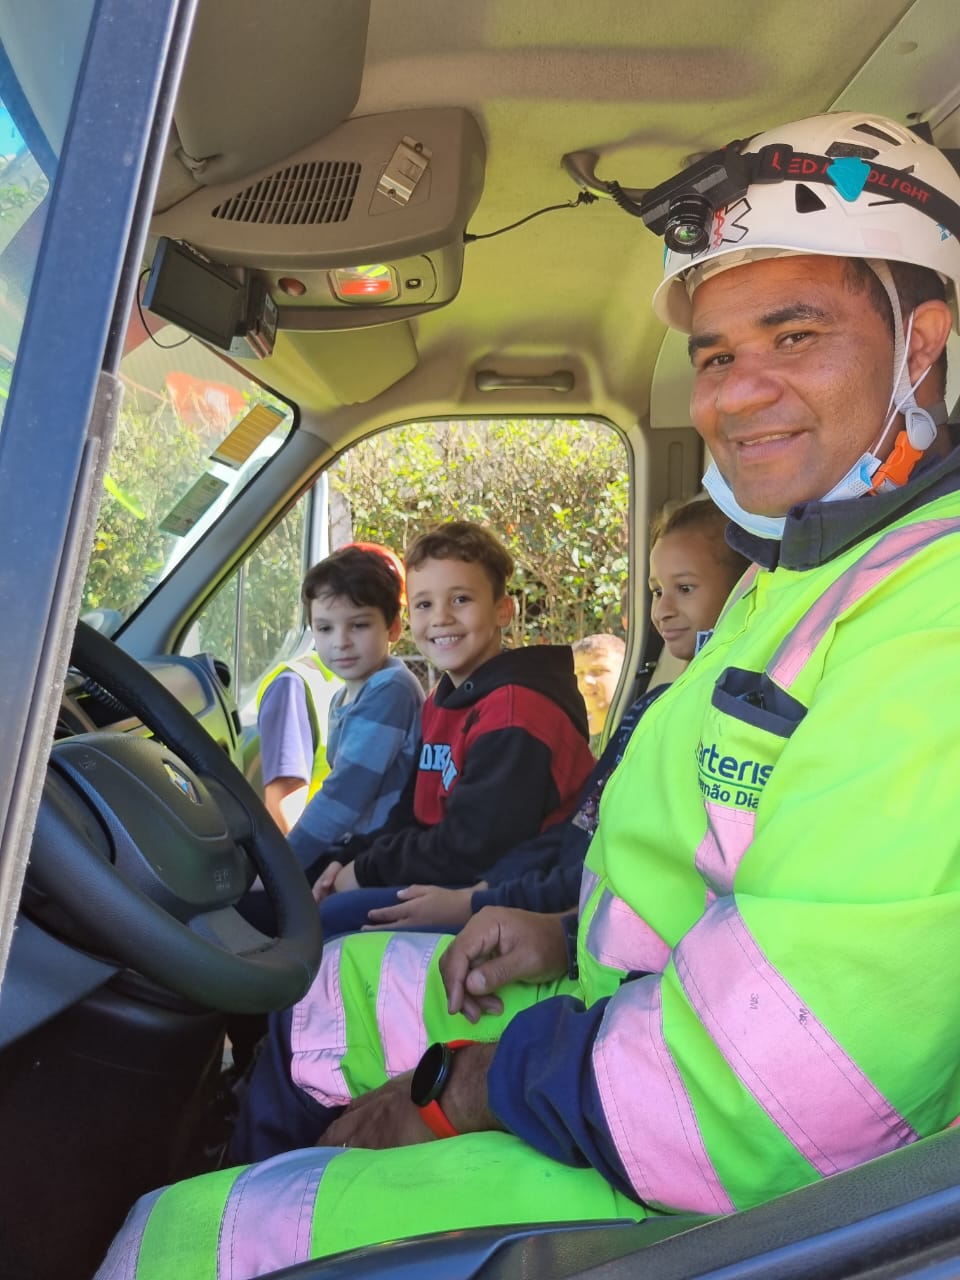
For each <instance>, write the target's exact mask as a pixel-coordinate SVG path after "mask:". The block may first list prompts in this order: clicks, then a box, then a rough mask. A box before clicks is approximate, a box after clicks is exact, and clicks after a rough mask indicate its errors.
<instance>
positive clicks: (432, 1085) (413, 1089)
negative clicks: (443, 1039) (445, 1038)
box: [410, 1044, 450, 1107]
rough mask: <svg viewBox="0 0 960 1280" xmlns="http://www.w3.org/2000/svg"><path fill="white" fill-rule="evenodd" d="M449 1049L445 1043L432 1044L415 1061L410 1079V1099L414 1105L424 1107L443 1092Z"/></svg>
mask: <svg viewBox="0 0 960 1280" xmlns="http://www.w3.org/2000/svg"><path fill="white" fill-rule="evenodd" d="M449 1056H450V1050H449V1049H448V1048H447V1046H446V1045H445V1044H432V1045H431V1046H430V1048H429V1049H428V1050H427V1051H426V1053H425V1054H424V1055H423V1057H422V1058H421V1059H420V1061H419V1062H418V1063H417V1067H416V1070H415V1071H414V1073H413V1078H412V1079H411V1081H410V1099H411V1101H412V1102H413V1104H414V1106H417V1107H426V1106H429V1105H430V1103H431V1102H435V1101H436V1100H437V1098H439V1097H440V1094H441V1093H442V1092H443V1086H444V1083H445V1081H446V1078H447V1070H446V1067H447V1059H448V1057H449Z"/></svg>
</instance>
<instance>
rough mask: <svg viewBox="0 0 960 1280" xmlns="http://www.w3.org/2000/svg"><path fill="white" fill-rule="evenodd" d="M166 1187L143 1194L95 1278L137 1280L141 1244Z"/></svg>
mask: <svg viewBox="0 0 960 1280" xmlns="http://www.w3.org/2000/svg"><path fill="white" fill-rule="evenodd" d="M165 1190H166V1187H160V1188H159V1189H158V1190H156V1191H151V1192H150V1193H149V1195H145V1196H141V1197H140V1199H139V1200H138V1201H137V1203H136V1204H135V1205H134V1206H133V1208H132V1209H131V1210H130V1212H129V1213H128V1214H127V1220H126V1222H125V1223H124V1224H123V1226H122V1227H121V1228H120V1230H119V1231H118V1232H117V1234H116V1235H115V1236H114V1238H113V1243H112V1244H111V1246H110V1248H109V1250H108V1251H107V1256H106V1257H105V1258H104V1260H103V1261H102V1262H101V1263H100V1270H99V1271H98V1272H97V1274H96V1275H95V1276H94V1280H137V1264H138V1263H139V1261H140V1246H141V1245H142V1244H143V1233H144V1231H145V1230H146V1227H147V1220H148V1219H149V1217H150V1211H151V1209H152V1208H153V1206H154V1205H155V1204H156V1203H157V1201H158V1200H159V1199H160V1197H161V1196H162V1195H163V1193H164V1191H165Z"/></svg>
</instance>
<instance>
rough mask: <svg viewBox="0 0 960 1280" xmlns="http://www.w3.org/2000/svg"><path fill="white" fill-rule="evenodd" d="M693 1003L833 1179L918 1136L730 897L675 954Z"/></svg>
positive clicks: (756, 1090)
mask: <svg viewBox="0 0 960 1280" xmlns="http://www.w3.org/2000/svg"><path fill="white" fill-rule="evenodd" d="M674 964H675V966H676V970H677V975H678V976H679V978H680V981H681V983H682V984H683V989H684V991H685V992H686V994H687V998H688V1000H689V1001H690V1003H691V1004H692V1005H693V1008H694V1009H695V1010H696V1012H697V1014H698V1016H699V1018H700V1020H701V1022H702V1023H703V1025H704V1027H705V1028H706V1030H707V1032H708V1033H709V1035H710V1036H711V1037H712V1038H713V1040H714V1042H715V1043H716V1045H717V1047H718V1049H719V1050H720V1052H721V1053H722V1054H723V1056H724V1058H725V1059H726V1060H727V1064H728V1065H729V1067H730V1069H731V1070H732V1071H734V1072H735V1073H736V1075H737V1076H738V1077H739V1079H740V1080H741V1081H742V1082H743V1084H744V1085H745V1086H746V1088H747V1089H749V1091H750V1093H751V1094H752V1095H753V1096H754V1098H756V1100H757V1102H759V1104H760V1105H761V1107H763V1109H764V1111H766V1113H767V1115H769V1116H770V1118H771V1120H773V1122H774V1123H775V1124H776V1125H778V1126H779V1127H780V1129H782V1131H783V1132H784V1134H785V1135H786V1136H787V1138H789V1140H790V1141H791V1142H792V1143H793V1145H794V1146H795V1147H796V1148H797V1150H798V1151H799V1152H800V1153H801V1154H802V1155H803V1156H804V1157H805V1158H806V1159H807V1160H808V1161H809V1162H810V1164H812V1165H813V1167H814V1168H815V1169H816V1170H817V1172H818V1173H820V1174H823V1175H824V1176H826V1175H827V1174H831V1173H838V1172H839V1171H840V1170H842V1169H850V1168H852V1167H853V1166H854V1165H857V1164H861V1163H862V1162H863V1161H864V1160H869V1159H871V1158H872V1157H874V1156H879V1155H883V1154H884V1153H885V1152H887V1151H893V1150H895V1149H896V1148H897V1147H902V1146H906V1145H907V1144H908V1143H910V1142H915V1141H916V1139H917V1136H918V1135H917V1134H916V1132H915V1131H914V1130H913V1129H912V1128H911V1127H910V1125H909V1124H908V1123H907V1122H906V1120H904V1118H903V1117H902V1116H901V1115H899V1114H898V1113H897V1111H895V1110H894V1108H893V1107H892V1106H891V1105H890V1103H889V1102H888V1101H887V1099H886V1098H884V1097H883V1095H882V1094H881V1093H880V1092H879V1091H878V1090H877V1089H876V1088H875V1087H874V1085H873V1084H871V1082H870V1080H868V1079H867V1077H866V1076H865V1075H864V1073H863V1072H862V1071H861V1070H860V1068H859V1067H858V1066H857V1065H856V1063H854V1062H853V1061H852V1059H851V1058H850V1057H848V1055H847V1054H846V1053H845V1052H844V1050H843V1049H842V1047H841V1046H840V1045H839V1044H837V1042H836V1040H834V1038H833V1036H832V1035H831V1034H830V1033H829V1031H827V1029H826V1028H825V1027H824V1026H822V1024H821V1023H819V1022H818V1021H817V1019H816V1018H815V1017H814V1016H813V1014H812V1013H811V1012H810V1011H809V1009H807V1008H806V1007H805V1006H804V1004H803V1001H802V1000H801V999H800V997H799V996H798V995H797V993H796V992H795V991H794V990H793V988H792V987H791V986H790V985H789V984H788V983H787V982H785V981H784V979H783V978H782V977H781V976H780V974H779V973H777V971H776V969H774V968H773V966H772V965H771V964H770V962H769V961H768V960H767V958H766V957H765V956H764V954H763V952H762V951H761V950H760V948H759V947H758V946H757V943H756V941H755V940H754V938H753V937H752V935H751V934H750V932H749V930H748V929H747V926H746V924H745V923H744V921H743V918H742V917H741V915H740V913H739V911H738V910H737V907H736V903H735V902H734V900H733V899H732V898H722V899H720V900H719V901H717V902H716V903H715V904H714V906H713V907H711V908H710V910H709V911H708V912H707V914H706V915H705V916H703V918H702V919H701V920H699V921H698V923H697V924H695V925H694V927H693V928H692V929H691V930H690V931H689V933H687V934H686V936H685V937H684V938H683V939H682V940H681V942H680V944H679V946H678V947H677V948H676V949H675V951H674Z"/></svg>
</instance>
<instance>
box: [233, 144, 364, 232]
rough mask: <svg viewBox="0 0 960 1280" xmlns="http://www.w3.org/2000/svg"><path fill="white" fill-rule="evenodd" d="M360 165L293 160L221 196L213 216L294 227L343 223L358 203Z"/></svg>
mask: <svg viewBox="0 0 960 1280" xmlns="http://www.w3.org/2000/svg"><path fill="white" fill-rule="evenodd" d="M361 167H362V166H361V165H359V164H357V163H355V162H354V161H350V160H322V161H305V162H303V163H301V164H293V165H288V166H287V168H285V169H278V170H277V172H276V173H271V174H268V175H267V177H265V178H260V179H259V181H257V182H254V183H253V184H252V185H251V186H249V187H244V189H243V190H242V191H238V192H237V194H236V195H233V196H230V197H229V198H228V199H227V200H223V201H221V202H220V204H218V205H217V207H216V208H215V209H214V210H213V213H212V216H213V217H214V218H220V219H222V220H224V221H226V222H256V223H259V224H261V225H270V226H290V227H299V226H317V225H320V224H322V223H330V222H343V221H344V220H345V219H346V218H347V217H348V216H349V214H350V210H351V208H352V206H353V198H354V196H355V195H356V192H357V184H358V183H359V181H360V171H361Z"/></svg>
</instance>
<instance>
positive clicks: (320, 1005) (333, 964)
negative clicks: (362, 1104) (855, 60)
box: [290, 939, 350, 1107]
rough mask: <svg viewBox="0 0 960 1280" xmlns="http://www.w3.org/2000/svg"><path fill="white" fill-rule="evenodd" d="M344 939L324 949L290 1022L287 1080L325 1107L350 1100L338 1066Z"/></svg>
mask: <svg viewBox="0 0 960 1280" xmlns="http://www.w3.org/2000/svg"><path fill="white" fill-rule="evenodd" d="M342 946H343V939H340V940H339V941H337V942H331V943H330V945H329V946H327V947H325V948H324V952H323V960H322V961H321V963H320V972H319V973H318V974H317V976H316V977H315V978H314V980H313V985H312V986H311V988H310V990H309V991H308V992H307V994H306V995H305V996H304V997H303V999H302V1000H301V1001H300V1002H299V1003H298V1004H295V1005H294V1006H293V1016H292V1020H291V1023H290V1079H291V1080H292V1081H293V1083H294V1084H295V1085H297V1087H298V1088H300V1089H303V1091H304V1092H305V1093H309V1094H310V1096H311V1097H313V1098H316V1099H317V1101H318V1102H320V1103H322V1104H323V1105H324V1106H325V1107H339V1106H343V1105H344V1103H347V1102H349V1101H350V1090H349V1089H348V1088H347V1082H346V1078H345V1077H344V1074H343V1068H342V1067H341V1065H340V1064H341V1063H342V1062H343V1058H344V1056H345V1054H346V1052H347V1014H346V1010H345V1009H344V1006H343V993H342V992H341V990H340V952H341V948H342Z"/></svg>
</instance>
